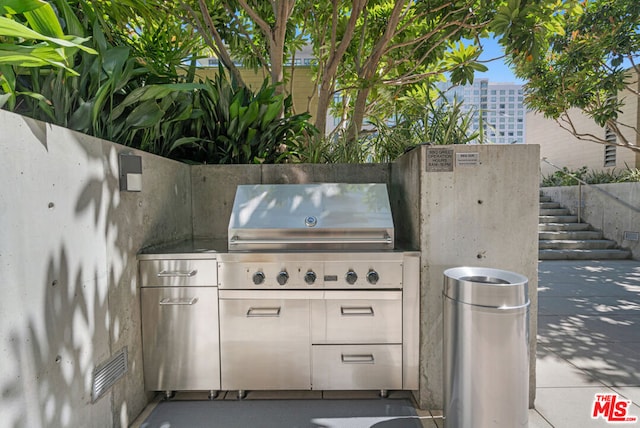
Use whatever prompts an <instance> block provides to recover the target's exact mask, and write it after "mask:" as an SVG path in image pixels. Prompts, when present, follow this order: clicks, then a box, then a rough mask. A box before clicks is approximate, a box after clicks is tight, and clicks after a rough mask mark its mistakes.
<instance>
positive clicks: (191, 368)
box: [141, 287, 220, 391]
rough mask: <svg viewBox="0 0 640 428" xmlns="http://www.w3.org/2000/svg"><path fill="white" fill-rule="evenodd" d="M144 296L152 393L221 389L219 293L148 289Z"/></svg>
mask: <svg viewBox="0 0 640 428" xmlns="http://www.w3.org/2000/svg"><path fill="white" fill-rule="evenodd" d="M141 296H142V342H143V343H142V347H143V348H142V351H143V358H144V380H145V387H146V390H148V391H172V390H218V389H220V362H219V361H220V358H219V355H220V345H219V341H218V289H217V288H216V287H163V288H143V289H142V290H141Z"/></svg>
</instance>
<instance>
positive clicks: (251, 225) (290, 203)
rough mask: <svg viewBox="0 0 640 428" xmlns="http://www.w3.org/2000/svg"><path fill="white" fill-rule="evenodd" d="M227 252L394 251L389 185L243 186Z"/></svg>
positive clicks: (239, 187)
mask: <svg viewBox="0 0 640 428" xmlns="http://www.w3.org/2000/svg"><path fill="white" fill-rule="evenodd" d="M228 232H229V238H228V248H229V251H257V250H381V249H387V250H389V249H393V248H394V227H393V219H392V216H391V207H390V205H389V196H388V194H387V186H386V185H385V184H379V183H373V184H344V183H339V184H334V183H322V184H260V185H240V186H238V188H237V190H236V196H235V200H234V203H233V210H232V212H231V218H230V220H229V229H228Z"/></svg>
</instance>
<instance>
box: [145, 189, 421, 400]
mask: <svg viewBox="0 0 640 428" xmlns="http://www.w3.org/2000/svg"><path fill="white" fill-rule="evenodd" d="M393 237H394V229H393V222H392V218H391V210H390V207H389V202H388V196H387V190H386V186H385V185H384V184H358V185H353V184H346V185H345V184H307V185H247V186H238V191H237V194H236V199H235V203H234V209H233V212H232V215H231V219H230V221H229V235H228V240H227V242H226V246H225V242H220V241H202V242H201V241H189V242H183V243H180V244H178V245H176V246H168V247H164V248H155V249H148V250H145V251H143V252H142V253H141V254H140V255H139V257H138V259H139V263H140V284H141V289H142V293H141V294H142V318H143V332H142V335H143V359H144V371H145V387H146V389H147V390H150V391H165V392H167V393H170V392H171V391H175V390H208V391H211V394H212V396H214V395H215V391H217V390H220V389H221V390H237V391H239V395H240V396H242V395H243V393H244V391H247V390H311V389H313V390H378V391H380V393H381V394H382V395H384V394H386V391H387V390H417V389H418V349H419V266H420V261H419V253H418V252H413V251H400V250H398V249H396V248H394V238H393ZM169 289H170V290H169ZM152 290H154V292H151V291H152ZM158 290H162V291H158ZM150 295H151V296H153V297H148V296H150Z"/></svg>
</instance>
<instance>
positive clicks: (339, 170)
mask: <svg viewBox="0 0 640 428" xmlns="http://www.w3.org/2000/svg"><path fill="white" fill-rule="evenodd" d="M389 169H390V166H389V164H365V165H351V164H291V165H196V166H193V167H192V183H193V187H192V189H193V236H194V237H195V238H207V239H224V240H226V239H227V227H228V226H229V218H230V217H231V209H232V208H233V200H234V197H235V195H236V186H237V185H239V184H286V183H290V184H297V183H301V184H302V183H321V182H325V183H387V182H388V180H389Z"/></svg>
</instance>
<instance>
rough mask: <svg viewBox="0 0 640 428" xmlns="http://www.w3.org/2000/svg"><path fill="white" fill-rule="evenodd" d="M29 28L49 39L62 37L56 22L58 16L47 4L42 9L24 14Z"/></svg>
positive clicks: (58, 23) (62, 33) (58, 24)
mask: <svg viewBox="0 0 640 428" xmlns="http://www.w3.org/2000/svg"><path fill="white" fill-rule="evenodd" d="M24 16H25V18H27V22H28V23H29V26H30V27H31V28H32V29H33V30H34V31H37V32H38V33H41V34H43V35H45V36H49V37H57V38H62V37H64V31H62V27H61V26H60V22H59V21H58V16H57V15H56V13H55V12H54V11H53V8H52V7H51V5H50V4H49V3H45V4H44V5H43V6H42V7H39V8H37V9H34V10H32V11H29V12H25V13H24Z"/></svg>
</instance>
